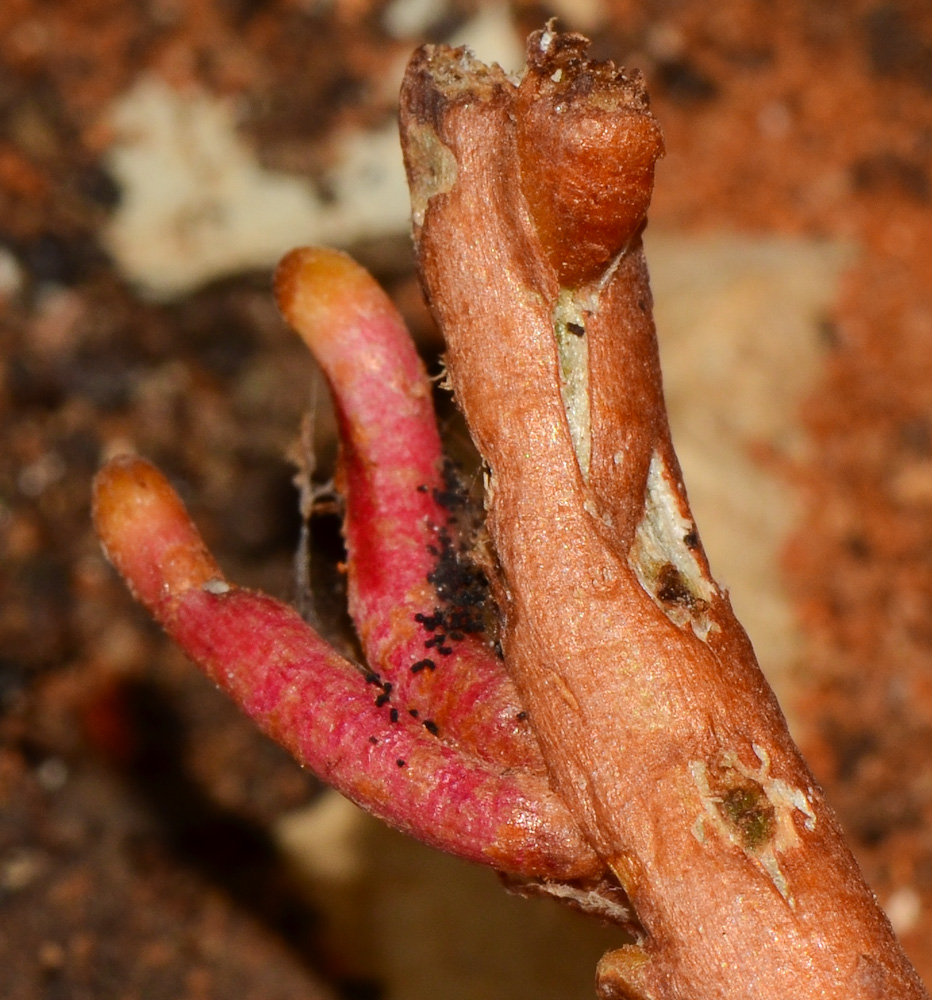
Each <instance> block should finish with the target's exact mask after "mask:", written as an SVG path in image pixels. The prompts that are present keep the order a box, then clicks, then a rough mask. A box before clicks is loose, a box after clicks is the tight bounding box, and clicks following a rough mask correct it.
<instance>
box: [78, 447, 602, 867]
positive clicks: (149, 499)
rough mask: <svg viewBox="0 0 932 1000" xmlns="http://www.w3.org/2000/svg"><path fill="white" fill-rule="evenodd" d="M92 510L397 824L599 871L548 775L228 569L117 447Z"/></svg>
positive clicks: (270, 705) (158, 604)
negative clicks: (486, 755) (471, 750)
mask: <svg viewBox="0 0 932 1000" xmlns="http://www.w3.org/2000/svg"><path fill="white" fill-rule="evenodd" d="M94 520H95V524H96V527H97V531H98V534H99V536H100V538H101V541H102V542H103V545H104V548H105V550H106V552H107V555H108V556H109V558H110V560H111V561H112V562H113V564H114V565H115V566H116V568H117V569H118V570H119V571H120V573H121V574H122V575H123V576H124V577H125V578H126V581H127V583H128V584H129V586H130V588H131V590H132V592H133V593H134V594H135V595H136V597H137V598H138V599H139V600H140V601H141V602H142V603H143V604H144V605H145V606H146V607H147V608H148V609H149V611H150V612H151V613H152V614H153V615H154V617H155V618H157V619H158V621H159V622H160V623H161V624H162V625H163V627H164V628H165V630H166V631H167V632H168V634H169V635H170V636H171V637H172V638H173V639H174V640H175V641H176V642H177V643H178V644H179V645H180V646H181V647H182V648H183V649H184V650H185V652H186V653H187V654H188V655H189V656H190V657H191V658H192V659H193V660H194V661H195V662H196V663H197V664H198V665H199V666H200V667H201V669H202V670H204V672H205V673H206V674H207V675H208V676H209V677H211V678H212V679H213V680H214V681H215V682H216V683H217V684H218V685H219V686H220V687H222V688H223V689H224V690H226V691H227V692H228V693H229V694H230V695H231V696H232V697H233V698H234V699H235V700H236V701H237V702H238V704H239V705H240V706H241V707H242V708H243V710H244V711H245V712H246V713H247V714H248V715H249V716H250V717H251V718H253V719H254V720H255V721H256V723H257V724H258V725H259V726H260V728H262V729H263V730H264V731H265V732H266V733H268V734H269V735H270V736H271V737H272V738H273V739H275V740H277V741H278V742H279V743H281V744H282V745H283V746H284V747H285V748H286V749H288V750H289V751H291V753H292V754H293V755H294V756H295V757H296V758H297V759H298V761H300V762H301V763H302V764H303V765H305V766H307V767H308V768H310V769H311V770H313V771H314V772H315V773H316V774H318V775H319V776H320V777H321V778H322V779H323V780H325V781H327V782H329V783H330V784H332V785H333V786H334V787H335V788H337V789H338V790H339V791H341V792H342V793H343V794H344V795H346V796H347V797H348V798H350V799H352V800H353V801H354V802H356V803H357V804H359V805H360V806H362V807H363V808H365V809H367V810H368V811H370V812H372V813H373V814H375V815H376V816H379V817H380V818H381V819H383V820H385V821H386V822H387V823H389V824H390V825H392V826H394V827H396V828H397V829H400V830H404V831H406V832H408V833H410V834H412V835H413V836H415V837H418V838H419V839H421V840H423V841H425V842H426V843H428V844H431V845H433V846H435V847H438V848H440V849H442V850H445V851H448V852H450V853H452V854H457V855H459V856H460V857H463V858H467V859H469V860H472V861H479V862H483V863H485V864H490V865H493V866H494V867H496V868H498V869H499V870H502V871H505V872H508V873H512V874H517V875H520V876H524V877H530V878H543V879H578V878H588V877H591V876H593V875H596V874H597V873H598V872H599V871H600V868H601V866H600V864H599V861H598V859H597V858H596V857H595V855H594V854H593V852H592V850H591V848H589V847H588V845H587V844H586V843H585V842H584V841H583V840H582V838H581V835H580V834H579V831H578V828H577V827H576V825H575V823H574V821H573V820H572V818H571V817H570V815H569V813H568V812H567V811H566V808H565V806H564V805H563V804H562V801H561V800H560V799H558V798H557V797H556V796H555V795H554V794H553V792H552V791H551V790H550V788H549V786H548V785H547V783H546V781H545V780H544V779H543V778H541V777H540V776H538V775H535V774H531V773H529V772H527V771H523V770H511V771H507V772H504V771H502V769H501V768H500V767H496V766H494V765H492V764H490V763H489V762H487V761H481V760H478V759H476V758H474V757H472V756H469V755H466V754H464V753H462V752H461V751H460V750H459V749H458V748H457V747H456V746H453V745H451V744H450V743H447V742H445V741H444V740H442V739H440V738H439V737H438V736H437V735H435V733H434V732H433V731H432V729H431V727H430V726H428V723H429V722H430V721H432V720H430V719H429V718H427V717H422V716H418V718H416V719H415V718H414V717H413V714H412V713H411V712H409V705H408V703H407V701H406V700H403V699H402V698H400V695H399V692H397V691H396V689H395V688H394V687H393V686H392V684H391V682H390V681H385V680H384V678H376V677H375V675H374V674H372V673H369V672H366V671H364V670H361V669H360V668H358V667H356V666H355V665H353V664H351V663H350V662H349V661H347V660H345V659H344V658H343V657H341V656H340V655H339V654H338V653H337V652H336V651H335V650H334V649H333V648H332V647H331V646H330V645H329V644H328V643H326V642H325V641H324V640H323V639H322V638H321V637H320V636H319V635H317V633H316V632H314V631H313V629H311V628H310V626H308V625H307V624H306V623H305V622H304V621H302V620H301V618H300V617H299V616H298V615H297V613H296V612H295V611H294V610H292V609H291V608H289V607H287V606H286V605H284V604H281V603H280V602H278V601H276V600H273V599H272V598H270V597H267V596H265V595H263V594H257V593H252V592H249V591H246V590H242V589H240V588H237V587H235V586H232V585H231V584H229V583H228V582H227V581H226V580H224V578H223V577H222V575H221V573H220V570H219V568H218V566H217V564H216V563H215V562H214V560H213V559H212V557H211V556H210V554H209V553H208V552H207V549H206V548H205V546H204V543H203V541H202V540H201V538H200V536H199V534H198V532H197V529H196V528H195V526H194V525H193V523H192V522H191V520H190V518H189V517H188V515H187V512H186V511H185V508H184V506H183V504H182V503H181V500H180V499H179V498H178V496H177V495H176V494H175V492H174V491H173V490H172V488H171V486H170V485H169V484H168V482H167V481H166V480H165V478H164V477H163V476H162V475H161V474H160V473H159V472H158V471H157V470H156V469H155V468H154V467H153V466H152V465H150V464H149V463H148V462H145V461H143V460H142V459H139V458H135V457H129V456H126V457H121V458H118V459H115V460H113V461H112V462H110V463H109V464H108V465H107V466H105V467H104V468H103V469H102V470H101V471H100V473H99V474H98V476H97V479H96V482H95V486H94Z"/></svg>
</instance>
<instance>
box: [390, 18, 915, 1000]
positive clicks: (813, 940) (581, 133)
mask: <svg viewBox="0 0 932 1000" xmlns="http://www.w3.org/2000/svg"><path fill="white" fill-rule="evenodd" d="M586 44H587V43H586V41H585V39H583V38H581V36H578V35H558V34H555V33H553V32H552V31H551V30H550V29H549V28H548V29H547V30H546V31H544V32H538V33H536V34H535V35H533V36H532V37H531V39H530V40H529V45H528V62H529V68H528V70H527V73H526V74H525V76H524V77H523V79H522V81H521V83H520V85H516V84H515V83H513V82H512V81H511V80H510V79H509V78H508V77H507V76H506V75H505V74H504V73H503V72H502V71H501V70H499V69H498V68H497V67H492V68H487V67H485V66H483V65H482V64H481V63H478V62H477V61H476V60H475V59H473V58H472V57H471V56H470V55H469V54H468V53H467V52H466V51H464V50H450V49H445V48H426V49H423V50H421V51H420V52H419V53H418V54H416V55H415V57H414V59H413V61H412V63H411V65H410V67H409V69H408V73H407V76H406V79H405V84H404V87H403V91H402V137H403V145H404V149H405V156H406V162H407V167H408V173H409V180H410V183H411V188H412V202H413V206H414V220H415V238H416V244H417V252H418V258H419V263H420V268H421V274H422V279H423V282H424V285H425V288H426V291H427V294H428V298H429V300H430V302H431V306H432V308H433V310H434V312H435V314H436V316H437V319H438V321H439V322H440V324H441V326H442V328H443V331H444V334H445V337H446V340H447V348H448V353H447V366H448V370H449V375H450V381H451V383H452V386H453V390H454V393H455V396H456V398H457V401H458V403H459V405H460V406H461V407H462V409H463V411H464V413H465V415H466V418H467V421H468V423H469V426H470V429H471V432H472V434H473V437H474V439H475V441H476V443H477V445H478V447H479V450H480V452H481V454H482V457H483V459H484V461H485V463H486V465H487V493H486V504H487V512H488V529H489V533H490V536H491V539H492V542H493V544H494V547H495V552H496V556H497V560H498V568H497V579H496V580H495V587H496V592H497V597H498V601H499V606H500V609H501V614H502V644H503V647H504V651H505V661H506V664H507V665H508V669H509V670H510V672H511V674H512V677H513V678H514V681H515V683H516V685H517V687H518V691H519V694H520V696H521V699H522V701H523V703H524V705H525V706H526V708H527V709H528V711H529V713H530V717H531V721H532V724H533V727H534V729H535V732H536V734H537V736H538V738H539V740H540V743H541V747H542V750H543V753H544V758H545V761H546V764H547V767H548V770H549V773H550V777H551V782H552V784H553V786H554V788H555V790H556V791H557V792H558V794H559V795H560V796H561V797H562V798H563V799H564V800H565V802H566V803H567V804H568V806H569V807H570V810H571V812H572V813H573V815H574V817H575V818H576V820H577V822H578V823H579V825H580V827H581V829H582V831H583V833H584V835H585V837H586V839H587V840H588V841H589V843H590V844H591V845H592V847H593V848H594V849H595V851H596V852H597V854H598V855H599V857H600V858H601V859H602V860H603V861H604V863H605V864H606V865H607V866H608V867H609V868H610V869H611V871H612V872H613V873H614V875H615V876H616V877H617V879H618V881H619V883H620V884H621V886H622V887H623V888H624V890H625V892H626V893H627V895H628V897H629V898H630V900H631V902H632V904H633V906H634V908H635V910H636V912H637V915H638V918H639V920H640V923H641V925H642V926H643V928H644V934H645V936H644V940H643V941H642V943H641V944H639V945H637V946H627V947H624V948H622V949H620V950H618V951H616V952H612V953H610V954H608V955H606V956H605V958H604V959H603V960H602V963H601V964H600V968H599V975H598V984H599V990H600V993H601V995H602V996H604V997H639V998H656V1000H660V998H674V997H675V998H689V1000H704V998H713V997H714V998H735V1000H738V998H741V1000H747V998H764V997H766V998H772V1000H776V998H781V1000H782V998H785V997H826V998H828V997H832V998H835V997H837V998H842V997H844V998H846V1000H848V998H868V997H871V998H880V997H884V998H889V997H903V998H906V997H916V998H918V997H926V996H927V994H926V993H925V991H924V989H923V987H922V985H921V983H920V982H919V980H918V978H917V977H916V975H915V973H914V972H913V970H912V968H911V967H910V966H909V963H908V962H907V960H906V959H905V957H904V956H903V954H902V952H901V950H900V947H899V945H898V944H897V942H896V940H895V938H894V936H893V933H892V931H891V928H890V926H889V923H888V921H887V920H886V918H885V916H884V915H883V914H882V912H881V911H880V909H879V907H878V906H877V904H876V901H875V899H874V897H873V895H872V893H871V892H870V890H869V889H868V888H867V886H866V885H865V884H864V882H863V879H862V878H861V875H860V873H859V871H858V868H857V865H856V863H855V861H854V859H853V858H852V856H851V854H850V852H849V850H848V848H847V847H846V845H845V843H844V840H843V838H842V834H841V831H840V829H839V826H838V823H837V821H836V820H835V818H834V816H833V814H832V813H831V811H830V810H829V808H828V807H827V806H826V804H825V801H824V799H823V796H822V792H821V790H820V789H819V787H818V785H817V784H816V782H815V780H814V778H813V777H812V775H811V774H810V772H809V770H808V768H807V766H806V764H805V763H804V761H803V760H802V758H801V757H800V754H799V752H798V750H797V749H796V747H795V746H794V744H793V742H792V740H791V738H790V736H789V734H788V732H787V729H786V725H785V722H784V720H783V716H782V714H781V712H780V709H779V707H778V705H777V703H776V701H775V699H774V697H773V694H772V692H771V691H770V689H769V687H768V685H767V683H766V681H765V680H764V678H763V676H762V674H761V673H760V670H759V668H758V666H757V663H756V661H755V658H754V654H753V651H752V649H751V646H750V644H749V642H748V639H747V637H746V635H745V633H744V631H743V630H742V628H741V626H740V625H739V623H738V622H737V621H736V620H735V618H734V615H733V613H732V611H731V606H730V603H729V601H728V597H727V594H726V593H725V592H724V591H723V590H721V589H720V588H719V587H718V586H717V585H716V583H715V581H714V580H713V578H712V576H711V574H710V572H709V568H708V564H707V561H706V557H705V554H704V552H703V550H702V548H701V545H700V543H699V540H698V536H697V533H696V528H695V525H694V523H693V521H692V517H691V515H690V512H689V508H688V505H687V501H686V495H685V491H684V489H683V485H682V481H681V477H680V471H679V467H678V465H677V461H676V457H675V455H674V453H673V450H672V447H671V443H670V436H669V429H668V426H667V419H666V414H665V410H664V405H663V396H662V389H661V382H660V371H659V364H658V359H657V351H656V344H655V338H654V329H653V322H652V319H651V298H650V290H649V286H648V279H647V270H646V266H645V263H644V257H643V252H642V247H641V238H640V234H641V231H642V229H643V226H644V224H645V216H646V212H647V207H648V202H649V198H650V192H651V186H652V178H653V164H654V161H655V160H656V158H657V156H659V155H660V153H661V151H662V140H661V137H660V132H659V128H658V126H657V125H656V123H655V121H654V119H653V118H652V117H651V115H650V113H649V111H648V109H647V100H646V96H645V94H644V92H643V88H642V86H641V84H640V81H639V80H638V79H637V78H635V77H630V76H626V75H625V74H624V73H623V72H622V71H617V70H615V68H614V67H613V66H611V64H593V63H590V62H587V61H586V59H585V49H586Z"/></svg>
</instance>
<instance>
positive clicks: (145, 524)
mask: <svg viewBox="0 0 932 1000" xmlns="http://www.w3.org/2000/svg"><path fill="white" fill-rule="evenodd" d="M93 517H94V526H95V528H96V529H97V535H98V537H99V538H100V541H101V543H102V544H103V547H104V550H105V552H106V553H107V556H108V558H109V559H110V561H111V562H112V563H113V565H114V566H115V567H116V568H117V570H118V571H119V572H120V574H121V575H122V576H123V577H124V578H125V580H126V582H127V584H128V585H129V587H130V589H131V590H132V591H133V593H134V594H135V595H136V597H137V598H138V599H139V600H140V601H142V602H143V604H145V605H146V606H147V607H149V608H150V609H151V610H153V611H158V610H159V609H164V608H165V606H166V604H168V603H171V602H172V600H173V599H175V598H177V597H179V596H180V595H181V594H182V593H184V591H186V590H189V589H191V588H192V587H202V586H204V585H205V584H207V583H208V582H210V581H216V580H221V579H222V574H221V572H220V569H219V567H218V566H217V563H216V562H215V561H214V559H213V557H212V556H211V555H210V553H209V552H208V551H207V548H206V546H205V545H204V542H203V540H202V539H201V536H200V534H199V533H198V531H197V528H195V526H194V524H193V522H192V521H191V519H190V518H189V517H188V512H187V511H186V510H185V508H184V504H182V502H181V499H180V498H179V497H178V494H177V493H175V491H174V490H173V489H172V487H171V486H170V485H169V482H168V480H167V479H166V478H165V477H164V476H163V475H162V473H161V472H159V470H158V469H156V467H155V466H154V465H152V464H151V463H150V462H147V461H145V459H142V458H138V457H137V456H135V455H121V456H119V457H117V458H114V459H112V460H111V461H110V462H108V463H107V464H106V465H105V466H104V467H103V468H102V469H101V470H100V471H99V472H98V473H97V476H96V478H95V480H94V493H93Z"/></svg>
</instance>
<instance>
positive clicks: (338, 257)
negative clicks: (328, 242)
mask: <svg viewBox="0 0 932 1000" xmlns="http://www.w3.org/2000/svg"><path fill="white" fill-rule="evenodd" d="M275 301H276V302H277V303H278V308H279V310H280V312H281V314H282V316H283V317H284V318H285V322H286V323H288V325H289V326H291V327H293V328H294V329H295V330H296V331H297V333H299V334H300V336H301V338H302V339H303V340H304V342H305V343H306V344H307V345H308V347H309V348H310V349H311V350H312V351H314V350H316V349H319V347H320V346H322V344H323V343H325V342H326V340H327V339H328V338H329V337H330V336H331V335H332V334H333V333H338V332H339V331H340V330H344V329H346V327H347V326H348V325H350V324H352V323H353V322H354V321H355V320H356V319H357V318H358V317H359V316H361V315H363V314H365V315H372V314H373V313H376V312H378V311H380V310H386V309H392V308H393V307H392V306H391V303H390V301H389V299H388V297H387V296H386V295H385V293H384V292H383V291H382V289H381V288H380V287H379V285H378V283H377V282H376V280H375V279H374V278H373V277H372V276H371V275H370V274H369V272H368V271H366V269H365V268H364V267H362V266H361V265H360V264H357V263H356V261H354V260H353V258H352V257H350V256H349V255H348V254H345V253H343V252H342V251H340V250H331V249H329V248H327V247H303V248H301V249H298V250H292V251H291V253H289V254H288V255H287V256H286V257H284V259H283V260H282V262H281V263H280V264H279V265H278V269H277V270H276V272H275Z"/></svg>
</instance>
